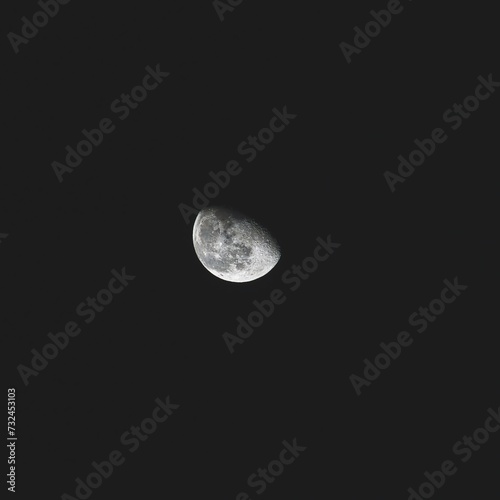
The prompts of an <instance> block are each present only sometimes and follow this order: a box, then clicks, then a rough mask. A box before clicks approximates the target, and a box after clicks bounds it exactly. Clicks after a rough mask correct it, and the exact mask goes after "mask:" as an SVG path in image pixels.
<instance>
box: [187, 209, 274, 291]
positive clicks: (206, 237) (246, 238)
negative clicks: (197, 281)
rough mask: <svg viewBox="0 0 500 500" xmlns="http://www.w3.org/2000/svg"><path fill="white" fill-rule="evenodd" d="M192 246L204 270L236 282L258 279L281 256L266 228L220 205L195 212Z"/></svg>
mask: <svg viewBox="0 0 500 500" xmlns="http://www.w3.org/2000/svg"><path fill="white" fill-rule="evenodd" d="M193 245H194V249H195V252H196V255H197V256H198V258H199V259H200V261H201V263H202V264H203V265H204V266H205V268H206V269H208V270H209V271H210V272H211V273H212V274H213V275H214V276H217V277H218V278H220V279H223V280H226V281H233V282H235V283H244V282H247V281H253V280H256V279H258V278H261V277H262V276H264V275H265V274H267V273H268V272H269V271H270V270H271V269H272V268H273V267H274V266H275V265H276V264H277V262H278V261H279V259H280V256H281V253H280V249H279V245H278V243H277V242H276V240H275V239H274V238H273V237H272V236H271V234H270V233H269V231H267V229H265V228H263V227H262V226H261V225H260V224H258V223H257V222H255V221H254V220H252V219H250V218H248V217H245V216H244V215H242V214H240V213H238V212H236V211H235V210H230V209H227V208H223V207H208V208H205V209H203V210H202V211H201V212H200V213H199V214H198V216H197V217H196V220H195V222H194V227H193Z"/></svg>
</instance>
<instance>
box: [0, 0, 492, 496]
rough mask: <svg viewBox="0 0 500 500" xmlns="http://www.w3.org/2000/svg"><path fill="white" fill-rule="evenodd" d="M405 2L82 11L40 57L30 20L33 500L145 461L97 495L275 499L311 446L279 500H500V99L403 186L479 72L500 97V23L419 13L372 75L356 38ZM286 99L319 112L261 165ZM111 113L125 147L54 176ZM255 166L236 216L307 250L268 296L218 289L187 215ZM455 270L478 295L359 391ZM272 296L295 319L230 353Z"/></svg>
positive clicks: (4, 269) (14, 69)
mask: <svg viewBox="0 0 500 500" xmlns="http://www.w3.org/2000/svg"><path fill="white" fill-rule="evenodd" d="M385 5H386V4H385V3H384V2H380V1H379V2H375V1H370V2H356V3H348V2H341V3H333V4H332V3H328V2H327V3H321V2H319V3H318V2H315V3H312V4H306V3H304V2H295V3H294V2H264V1H262V0H261V1H249V0H247V1H244V2H243V3H242V4H241V5H240V6H239V7H236V8H235V10H234V12H232V13H226V16H225V19H224V21H223V22H221V21H220V20H219V18H218V17H217V14H216V12H215V10H214V8H213V6H212V5H211V2H210V1H208V0H207V1H205V2H182V1H173V2H172V1H170V2H168V1H165V2H143V3H136V2H134V3H118V2H116V3H112V4H109V3H106V4H105V5H103V3H102V2H97V1H86V2H77V1H76V0H74V1H72V2H70V3H69V4H67V5H64V6H61V7H60V11H59V13H58V14H57V16H56V17H54V18H53V19H51V20H50V21H49V23H48V24H47V25H46V26H45V27H43V28H41V29H40V32H39V33H38V35H37V36H36V37H34V38H33V39H32V40H30V42H29V43H28V44H27V45H22V46H21V47H20V51H19V54H17V55H16V54H14V52H13V50H12V48H11V46H10V43H9V41H8V39H7V38H6V35H7V33H9V32H10V31H13V32H16V33H18V34H19V33H20V27H21V17H22V16H27V17H29V18H30V19H31V17H32V15H33V14H34V13H35V11H37V10H39V7H38V6H37V4H36V3H35V2H34V1H19V2H15V3H14V2H11V3H10V4H9V5H8V6H4V12H3V14H2V21H1V28H2V32H3V33H4V35H5V38H4V43H3V48H4V49H5V59H4V61H5V62H4V65H3V78H2V80H3V83H4V84H5V88H4V95H3V97H4V99H3V100H4V105H3V107H4V111H3V113H2V114H3V117H4V123H5V125H6V127H5V128H4V135H3V137H4V140H5V144H4V157H5V159H6V161H5V162H4V163H3V166H2V170H1V177H0V209H1V211H0V233H6V234H8V237H7V238H5V239H3V240H0V241H1V243H0V266H1V269H0V271H1V290H2V310H1V311H0V315H1V318H2V338H3V339H5V344H4V348H3V351H4V353H5V356H6V366H7V379H6V386H5V387H15V388H16V391H17V417H16V422H17V427H18V441H17V457H18V460H17V462H16V471H17V495H18V497H19V498H23V499H25V498H26V499H28V498H33V497H34V496H35V494H37V496H42V497H43V498H60V497H61V495H62V494H63V493H68V494H70V495H73V496H74V492H75V486H76V483H75V479H76V478H77V477H81V478H82V479H83V478H85V477H86V476H87V474H88V473H89V472H91V471H92V468H91V462H92V461H94V460H96V461H102V460H106V459H107V458H108V456H109V453H110V452H111V451H112V450H115V449H119V450H121V451H123V452H124V456H125V458H126V461H125V463H124V464H123V465H122V466H121V467H119V468H117V469H116V470H115V472H114V473H113V475H112V476H111V477H110V478H109V479H106V480H105V481H104V483H103V485H102V486H101V487H100V488H98V489H97V490H95V491H94V492H93V494H92V497H91V498H92V499H93V498H115V497H119V496H123V495H124V494H126V495H129V496H131V497H132V496H136V497H137V496H140V497H148V496H152V495H161V496H164V497H166V498H175V499H184V498H185V499H192V498H193V497H196V498H211V497H216V498H229V499H234V498H236V495H237V494H238V493H239V492H241V491H247V492H248V493H249V494H250V498H252V499H253V498H255V497H257V496H259V495H256V493H255V490H253V489H251V488H249V487H248V486H247V484H246V481H247V478H248V476H249V475H250V474H252V473H253V472H255V471H256V469H257V468H258V467H265V466H266V465H267V464H268V463H269V461H271V460H273V459H275V458H277V457H278V454H279V452H280V450H281V448H282V445H281V442H282V441H283V440H285V439H286V440H289V441H291V440H292V439H293V438H297V442H298V443H299V444H300V445H303V446H307V450H306V451H305V452H304V453H303V454H302V455H301V456H300V457H299V458H298V459H297V461H296V462H295V463H294V464H292V465H290V466H288V467H287V468H286V469H285V472H284V473H283V475H282V476H280V477H278V478H277V479H276V481H275V483H274V484H272V485H270V486H269V487H268V489H267V491H266V492H265V493H263V495H262V496H263V497H266V498H276V499H284V498H293V499H295V498H296V499H306V498H307V499H315V498H325V497H329V498H334V497H337V496H339V497H342V498H346V499H352V500H359V499H361V498H367V499H393V498H394V499H398V498H403V499H405V498H407V497H408V493H407V492H406V490H407V488H408V487H410V486H412V487H414V488H417V487H418V485H419V484H420V483H421V482H422V481H424V477H423V473H424V471H425V470H429V471H434V470H436V469H438V468H439V466H440V464H441V463H442V462H443V461H444V460H446V459H453V458H455V462H456V463H458V468H459V471H458V473H457V474H456V475H455V476H453V477H452V478H450V479H449V480H448V481H447V483H446V485H445V486H444V487H443V488H442V489H441V490H440V491H438V492H437V493H436V495H435V498H443V499H457V498H460V499H462V498H464V499H470V498H478V499H485V500H487V499H497V498H498V467H499V459H498V447H499V445H500V435H496V436H495V435H492V437H491V439H490V441H489V442H488V443H487V444H486V445H484V448H482V449H481V450H480V451H478V452H477V453H475V454H474V456H473V458H472V459H471V460H470V462H468V463H467V464H461V463H460V461H459V460H458V459H457V458H456V457H454V455H453V453H452V447H453V444H454V443H455V442H456V441H457V440H459V439H461V438H462V436H464V435H470V434H471V433H472V432H473V431H474V430H475V429H476V428H478V427H480V426H482V425H483V423H484V420H485V419H486V417H487V409H488V408H490V407H491V408H494V409H497V408H498V406H499V405H500V395H499V392H498V376H499V368H498V350H497V345H498V342H497V337H498V333H497V332H498V321H497V317H496V307H497V304H498V294H497V293H498V272H497V266H496V260H497V259H498V246H497V245H496V243H497V239H498V238H497V231H498V185H497V184H495V183H494V179H495V177H496V175H497V170H498V164H499V161H498V160H499V155H498V125H497V123H498V122H497V116H498V115H497V113H498V109H499V99H500V92H497V93H496V94H493V95H492V96H491V98H490V99H489V100H488V101H485V102H483V103H482V104H481V107H480V108H479V110H478V111H477V112H475V113H474V114H473V115H472V116H471V118H470V119H469V120H467V121H465V122H464V124H463V126H462V127H461V128H460V129H459V130H458V131H456V132H450V133H449V139H448V141H447V142H446V143H444V144H443V145H440V146H438V148H437V152H436V153H435V154H434V155H433V156H432V157H431V158H429V159H428V160H427V161H426V162H425V164H424V165H422V166H421V167H419V168H417V169H416V172H415V173H414V174H413V175H412V176H411V177H409V178H408V179H407V180H406V182H405V183H404V184H400V185H398V187H397V190H396V192H395V193H391V192H390V190H389V188H388V186H387V184H386V181H385V180H384V177H383V173H384V172H385V171H386V170H391V171H395V170H396V167H397V160H396V158H397V156H398V155H400V154H403V155H408V154H409V153H410V151H411V150H412V149H414V148H413V140H414V139H415V138H417V137H418V138H420V139H423V138H425V137H428V136H430V134H431V132H432V130H433V129H434V128H436V127H446V129H447V131H449V126H446V125H445V124H444V123H443V120H442V115H443V112H444V111H445V110H446V109H448V108H449V107H451V106H452V105H453V104H454V103H455V102H460V103H461V102H462V101H463V99H464V98H465V97H466V96H468V95H470V94H472V93H473V91H474V89H475V87H476V85H477V80H476V78H477V77H478V76H479V75H483V76H484V77H487V76H488V74H489V73H493V76H494V77H496V78H495V79H496V80H500V71H499V69H498V46H499V45H498V24H497V21H496V19H497V18H496V17H495V13H494V7H495V6H494V4H492V3H488V2H479V3H474V4H472V3H464V4H460V3H457V2H453V3H452V2H450V3H444V4H442V3H440V4H439V5H436V3H435V2H429V1H418V2H416V1H414V2H412V3H409V2H404V7H405V9H404V11H403V12H402V13H401V14H400V15H398V16H395V17H394V18H393V20H392V22H391V24H390V26H389V27H387V28H386V29H384V30H383V31H382V33H381V34H380V35H379V36H378V37H377V38H375V39H373V40H372V42H371V44H370V45H369V47H367V48H366V49H364V50H363V51H362V53H361V54H360V55H354V56H353V61H352V63H351V64H347V62H346V60H345V59H344V57H343V55H342V53H341V51H340V49H339V43H340V42H342V41H345V42H349V43H352V40H353V36H354V32H353V28H354V27H355V26H364V25H365V23H366V22H367V21H369V20H370V19H371V18H370V14H369V12H370V10H371V9H376V10H379V9H382V8H384V7H385ZM157 64H160V67H161V69H162V71H168V72H170V73H171V75H170V76H169V77H168V78H167V79H166V80H165V81H164V82H163V83H162V84H161V85H160V86H159V87H158V88H157V89H156V90H153V91H151V92H150V94H149V96H148V98H147V99H146V100H145V101H144V102H143V103H141V104H140V105H139V107H138V108H137V109H136V110H135V111H132V113H131V115H130V116H129V117H128V118H127V119H126V120H125V121H123V122H121V121H120V120H119V119H118V117H117V115H115V114H113V113H112V112H111V111H110V104H111V102H112V101H114V100H115V99H117V98H119V96H120V94H121V93H122V92H129V91H130V90H131V89H132V88H133V87H134V86H136V85H138V84H140V83H141V81H142V78H143V76H144V75H145V69H144V68H145V67H146V66H148V65H150V66H152V67H155V66H156V65H157ZM283 106H287V109H288V110H289V112H291V113H294V114H297V118H296V119H295V120H293V121H292V123H291V124H290V126H288V127H287V128H286V130H285V131H284V132H282V133H281V134H278V135H277V136H276V138H275V139H274V141H273V142H272V143H271V144H270V145H269V146H268V147H267V148H266V149H265V150H264V151H262V152H261V153H259V155H258V156H257V158H256V159H255V161H253V162H251V163H247V162H246V161H245V160H244V159H243V158H242V157H241V156H239V154H238V153H237V147H238V144H239V143H240V142H241V141H243V140H244V139H245V138H246V137H247V136H248V135H250V134H256V133H257V132H258V131H259V130H260V129H261V128H262V127H265V126H267V124H268V123H269V120H270V118H271V116H272V109H273V108H274V107H276V108H278V109H282V108H283ZM105 117H109V118H112V119H113V122H114V123H115V124H116V126H117V129H116V130H115V131H114V132H113V133H112V134H110V135H109V136H106V137H105V138H104V141H103V143H102V144H101V145H100V146H99V147H97V148H95V150H94V152H93V153H92V154H91V155H90V156H89V157H88V158H85V159H84V160H83V161H82V164H81V165H80V166H79V167H77V168H76V169H75V171H74V172H73V173H71V174H67V175H65V176H64V182H63V183H59V182H58V180H57V178H56V176H55V174H54V172H53V170H52V167H51V163H52V162H53V161H54V160H57V161H64V157H65V152H64V148H65V146H66V145H72V146H73V147H75V146H76V144H77V143H78V141H80V140H81V139H82V135H81V132H80V131H81V130H82V129H83V128H87V129H89V128H94V127H96V126H97V125H98V123H99V121H100V120H101V119H102V118H105ZM233 159H237V160H239V161H240V163H241V165H242V166H243V172H242V173H241V174H240V175H238V176H237V177H234V178H233V179H232V180H231V183H230V185H229V186H228V187H227V188H226V189H225V190H223V192H222V193H221V194H220V195H219V196H218V197H217V199H216V200H214V203H217V204H219V203H224V204H230V205H233V206H235V207H237V208H239V209H240V210H241V211H243V212H244V213H248V214H249V215H252V216H255V217H256V218H257V219H258V220H260V221H261V222H262V223H263V224H264V225H266V226H267V227H269V228H270V229H271V230H272V232H273V233H274V234H275V235H276V237H277V238H278V240H279V242H280V244H281V247H282V250H283V255H282V258H281V260H280V262H279V263H278V265H277V266H276V267H275V268H274V269H273V271H272V272H270V273H269V274H268V275H266V276H265V277H263V278H261V279H259V280H257V281H254V282H250V283H247V284H237V283H229V282H225V281H222V280H218V279H217V278H215V277H214V276H212V275H211V274H210V273H208V272H207V271H206V270H205V269H204V268H203V266H202V265H201V263H200V262H199V261H198V259H197V258H196V255H195V253H194V250H193V246H192V241H191V232H192V223H191V224H190V225H186V224H185V222H184V220H183V218H182V216H181V214H180V212H179V210H178V205H179V204H180V203H186V204H191V199H192V189H193V188H194V187H198V188H200V189H202V188H203V186H204V185H205V183H206V182H207V181H208V179H209V178H208V173H209V171H210V170H214V171H219V170H222V169H224V167H225V165H226V163H227V162H228V161H229V160H233ZM329 234H331V235H332V240H333V241H335V242H338V243H341V247H340V248H339V249H338V250H337V251H336V252H335V254H334V255H333V256H332V257H331V258H330V259H329V260H327V261H326V262H324V263H321V264H320V267H319V269H318V271H317V272H316V273H314V274H313V275H312V276H311V277H310V278H309V279H308V280H307V281H304V282H303V283H302V285H301V287H300V288H299V290H297V291H296V292H290V291H289V289H288V288H287V287H286V286H285V285H283V284H282V282H281V276H282V274H283V273H284V272H285V271H286V270H287V269H289V268H290V267H291V266H292V265H293V264H300V263H301V262H302V260H303V259H304V258H305V257H309V256H311V255H312V252H313V250H314V248H315V246H316V238H317V237H319V236H321V237H324V238H326V237H327V236H328V235H329ZM123 266H125V267H126V270H127V272H128V273H129V274H133V275H135V276H136V278H135V280H134V281H133V282H131V284H130V286H129V287H128V288H127V289H126V290H125V291H124V292H123V293H121V294H120V295H117V296H115V298H114V300H113V302H112V304H111V305H109V306H108V307H106V308H105V310H104V311H103V312H102V313H100V314H98V315H97V317H96V319H95V321H94V322H92V323H91V324H89V325H85V324H84V323H83V319H82V318H78V316H77V315H76V313H75V308H76V306H77V305H78V304H79V303H80V302H82V301H84V300H85V299H86V297H87V296H95V295H96V293H97V292H98V291H99V290H100V289H101V288H103V287H105V286H106V285H107V283H108V281H109V279H110V277H111V275H110V271H111V269H113V268H115V269H121V268H122V267H123ZM455 276H458V277H459V282H460V283H463V284H466V285H468V286H469V288H468V289H467V291H465V292H464V293H463V295H462V296H461V297H460V298H458V299H457V301H456V302H455V303H453V304H452V305H450V306H448V307H447V309H446V311H445V312H444V313H443V315H442V316H440V317H439V318H438V320H436V322H435V323H434V324H432V325H430V326H429V328H428V330H427V331H426V332H425V333H423V334H421V335H418V334H416V333H415V332H414V330H410V331H411V333H412V335H413V337H414V338H415V341H414V344H413V345H412V346H411V347H409V348H408V349H406V350H405V351H404V352H403V354H402V355H401V357H400V358H399V359H398V360H397V361H394V362H393V364H392V365H391V367H390V368H389V369H388V370H387V371H384V372H383V373H382V374H381V375H380V377H379V379H378V380H376V381H375V382H374V383H373V384H372V386H371V387H369V388H365V389H363V392H362V394H361V396H359V397H358V396H356V394H355V392H354V389H353V387H352V385H351V383H350V381H349V376H350V375H351V374H353V373H356V374H358V375H361V374H362V370H363V366H364V365H363V359H364V358H368V359H370V360H373V359H374V357H375V356H376V355H377V354H378V353H379V352H380V348H379V344H380V342H382V341H385V342H388V341H392V340H394V339H395V338H396V336H397V334H398V333H399V332H400V331H402V330H408V328H409V327H408V316H409V315H410V314H411V313H412V312H414V311H416V310H417V309H418V308H419V306H424V305H427V304H428V303H429V302H430V301H431V300H432V299H435V298H438V297H439V294H440V292H441V289H442V288H443V284H442V281H443V279H445V278H448V279H450V280H452V279H453V278H454V277H455ZM274 288H282V289H283V290H286V295H287V300H286V302H285V303H284V304H283V305H281V306H279V307H277V309H276V312H275V313H274V315H273V316H272V317H271V318H269V319H267V320H266V321H265V323H264V325H263V326H261V327H260V328H258V329H256V331H255V332H254V334H253V335H252V337H251V338H250V339H248V340H247V341H245V343H244V344H243V345H241V346H237V347H236V352H235V353H234V354H233V355H231V354H230V353H229V351H228V349H227V348H226V346H225V344H224V342H223V340H222V333H223V332H225V331H227V332H231V333H235V328H236V318H237V316H238V315H243V316H246V315H247V314H248V313H249V312H250V311H251V310H252V309H253V306H252V301H253V300H255V299H257V300H262V299H265V298H268V296H269V293H270V292H271V290H273V289H274ZM70 320H79V323H80V324H81V326H82V333H81V334H80V335H79V336H78V337H76V338H74V339H71V341H70V344H69V346H68V347H67V348H66V349H65V350H64V351H62V352H61V353H60V354H59V356H58V357H57V358H56V359H55V360H53V361H50V362H49V365H48V367H47V368H46V369H45V370H43V371H42V372H41V373H40V374H39V375H38V376H37V377H31V378H30V379H29V385H28V386H27V387H25V386H24V384H23V382H22V380H21V378H20V377H19V374H18V373H17V367H18V365H19V364H24V365H29V364H30V360H31V354H30V350H31V349H34V348H35V349H39V350H40V349H41V348H42V347H43V346H44V345H45V344H46V343H47V341H48V338H47V333H48V332H56V331H60V330H62V329H63V328H64V325H65V324H66V322H68V321H70ZM167 395H170V398H171V401H172V402H174V403H178V404H180V405H181V406H180V408H179V409H178V410H176V412H174V414H173V415H172V416H171V417H170V419H169V420H168V421H167V422H166V423H164V424H160V426H159V428H158V430H157V431H156V432H155V433H154V434H153V435H152V436H151V437H150V438H149V439H148V441H146V442H145V443H143V444H142V445H141V447H140V448H139V449H138V450H137V451H136V452H135V453H129V452H128V451H126V450H125V448H124V447H123V445H121V443H120V436H121V435H122V433H123V432H125V431H126V430H127V429H129V428H130V426H132V425H139V424H140V422H141V421H142V420H143V419H144V418H146V417H149V416H150V415H151V412H152V410H153V408H154V407H155V405H156V403H155V402H154V400H155V398H157V397H159V398H161V399H163V398H165V397H166V396H167Z"/></svg>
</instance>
